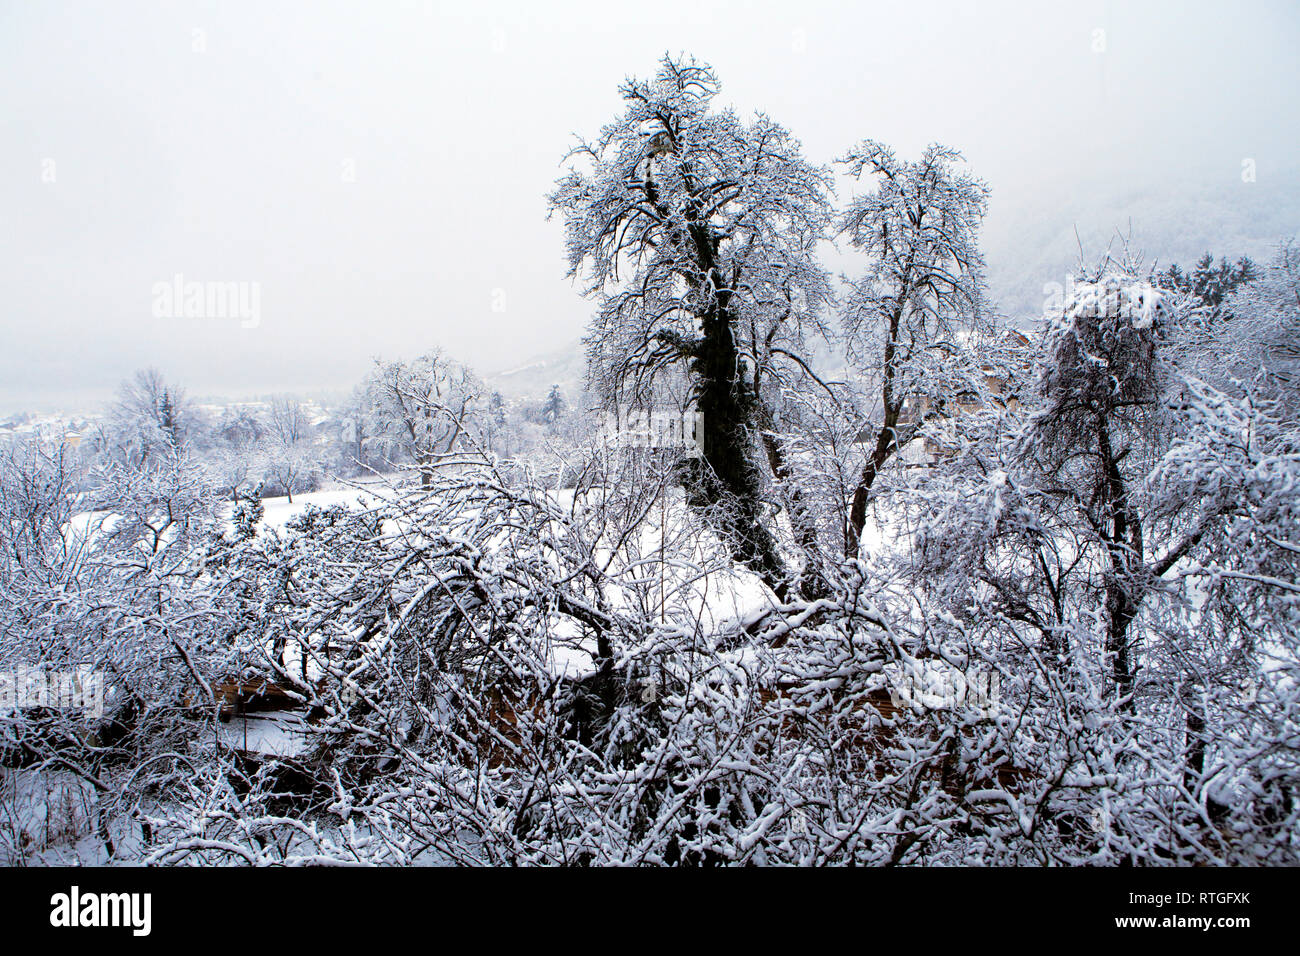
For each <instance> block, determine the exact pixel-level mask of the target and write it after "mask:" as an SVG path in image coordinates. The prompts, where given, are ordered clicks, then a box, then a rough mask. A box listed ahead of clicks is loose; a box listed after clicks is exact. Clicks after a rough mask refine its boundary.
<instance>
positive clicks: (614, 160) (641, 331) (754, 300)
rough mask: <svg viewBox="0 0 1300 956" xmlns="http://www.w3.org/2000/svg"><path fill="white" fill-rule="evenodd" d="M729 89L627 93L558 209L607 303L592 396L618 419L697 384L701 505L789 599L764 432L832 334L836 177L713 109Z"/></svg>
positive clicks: (670, 72) (681, 62)
mask: <svg viewBox="0 0 1300 956" xmlns="http://www.w3.org/2000/svg"><path fill="white" fill-rule="evenodd" d="M718 90H719V84H718V79H717V77H716V75H715V74H714V72H713V70H712V69H711V68H709V67H708V66H706V65H703V64H700V63H698V62H696V61H694V60H691V59H685V58H676V59H675V58H672V57H665V58H664V60H663V61H662V63H661V65H660V68H659V71H658V73H657V74H656V75H655V77H654V78H653V79H651V80H648V81H646V80H628V81H627V82H626V83H624V84H623V86H622V88H621V91H620V92H621V93H622V96H623V100H624V103H625V108H624V111H623V113H622V115H620V116H619V117H617V118H616V119H614V120H613V121H612V122H611V123H609V124H608V125H607V126H605V128H604V129H603V130H601V132H600V135H599V136H598V137H597V138H596V139H594V140H590V141H586V140H584V141H582V142H580V143H579V145H578V146H577V147H576V148H575V149H574V150H573V152H572V153H571V154H570V158H571V159H572V160H573V161H574V165H573V167H572V168H571V169H570V171H569V173H568V174H567V175H566V176H565V177H564V178H563V179H561V180H560V182H559V185H558V187H557V189H556V190H555V192H554V193H553V194H552V196H551V207H552V210H553V211H555V212H558V213H560V214H561V215H563V217H564V222H565V228H566V234H567V237H568V258H569V266H570V273H571V275H574V276H584V277H585V278H586V280H587V283H588V284H587V286H586V291H587V292H588V293H589V294H591V295H593V296H596V297H597V299H598V302H599V309H598V311H597V314H596V316H595V318H594V319H593V321H592V325H591V328H590V331H589V334H588V337H587V347H588V355H589V359H590V369H591V383H592V387H593V390H594V391H595V393H596V394H597V396H598V398H599V399H600V400H601V401H602V402H604V403H605V404H606V406H607V407H609V408H614V407H615V406H618V405H633V406H639V407H646V406H649V405H651V404H653V403H654V402H655V401H656V400H657V392H656V389H657V387H658V386H659V385H660V383H661V382H662V381H663V380H664V379H666V378H671V377H673V376H681V375H683V374H685V375H687V376H688V379H689V382H690V386H691V394H692V400H693V403H694V406H695V408H696V409H697V410H698V412H699V413H700V415H701V416H702V428H703V436H702V446H703V448H702V452H703V454H702V459H701V460H700V462H699V467H698V468H696V469H695V470H694V473H693V475H692V476H691V478H690V480H689V482H688V484H689V486H690V488H691V491H692V500H693V501H694V502H695V503H696V505H697V506H699V507H703V508H706V509H707V510H708V511H709V513H711V514H713V515H714V516H715V519H716V520H717V521H718V522H719V527H720V528H721V530H722V532H723V534H724V536H725V537H726V538H727V539H728V540H730V541H731V542H732V543H733V545H734V547H735V549H736V556H737V558H738V559H739V560H741V561H742V562H743V563H745V564H747V565H749V566H751V567H753V568H754V569H755V570H756V571H758V573H760V574H761V575H762V576H763V577H764V579H765V580H767V581H768V583H769V584H770V585H771V586H773V587H774V588H775V589H776V590H777V592H778V593H785V591H786V589H787V587H788V579H789V574H788V572H787V570H786V568H785V567H784V562H783V561H782V559H781V556H780V555H779V553H778V551H777V545H776V540H775V537H774V536H773V534H772V532H771V531H770V529H769V527H768V523H769V515H767V514H765V509H764V504H763V502H764V500H765V498H766V497H767V495H766V494H765V481H766V479H765V475H766V474H767V467H766V462H765V460H764V458H763V457H762V455H761V453H760V452H759V450H758V448H757V432H758V430H759V428H761V427H763V423H764V419H765V417H766V416H765V415H764V414H763V413H762V412H761V405H762V403H763V402H764V401H765V400H766V399H767V398H768V396H767V395H766V393H765V386H766V384H767V379H768V378H770V377H771V374H770V373H771V371H772V369H773V368H774V367H775V366H778V365H794V366H796V367H797V366H798V365H799V364H800V363H801V362H802V361H803V358H804V341H805V338H806V337H807V336H810V335H819V334H820V333H821V332H822V331H823V326H822V322H823V312H824V309H825V306H826V304H827V302H828V300H829V299H830V296H831V292H830V285H829V282H828V278H827V275H826V273H825V270H824V269H823V268H822V266H821V264H820V262H819V260H818V257H817V244H818V242H819V241H820V240H821V239H822V238H823V237H824V236H825V234H826V232H827V229H828V226H829V224H830V218H831V209H830V199H829V197H830V176H829V173H828V172H827V171H826V170H824V169H819V168H817V167H815V166H813V165H812V164H810V163H809V162H807V161H806V160H805V159H804V158H803V156H802V153H801V150H800V148H799V144H798V142H797V141H796V140H795V139H794V138H793V137H792V136H791V134H790V133H789V132H788V131H787V130H786V129H785V128H783V127H782V126H780V125H778V124H777V123H775V122H774V121H773V120H771V119H770V118H769V117H767V116H765V115H763V114H758V115H756V116H754V117H753V118H752V119H750V120H748V121H746V120H742V119H741V118H740V117H739V116H737V115H736V114H735V113H734V112H733V111H731V110H717V109H714V108H713V105H712V104H713V99H714V98H715V97H716V95H717V93H718Z"/></svg>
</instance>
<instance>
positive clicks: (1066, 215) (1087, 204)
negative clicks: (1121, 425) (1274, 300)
mask: <svg viewBox="0 0 1300 956" xmlns="http://www.w3.org/2000/svg"><path fill="white" fill-rule="evenodd" d="M991 206H992V210H991V212H990V215H989V221H988V225H987V227H986V229H985V234H984V252H985V258H986V260H987V262H988V274H989V287H990V291H991V292H992V295H993V298H994V301H995V302H996V303H997V305H998V307H999V308H1000V309H1001V310H1002V311H1003V312H1004V313H1005V314H1007V315H1009V316H1011V317H1013V318H1016V319H1020V320H1023V319H1036V318H1037V317H1038V316H1040V315H1041V314H1042V310H1043V302H1044V299H1045V298H1046V297H1047V295H1046V293H1044V291H1043V286H1044V285H1045V284H1046V283H1049V282H1056V283H1064V282H1065V277H1066V275H1067V274H1068V273H1074V272H1077V264H1078V259H1079V246H1080V243H1082V247H1083V254H1084V258H1085V261H1086V262H1088V263H1094V262H1096V261H1097V260H1098V259H1099V258H1100V257H1101V256H1102V255H1104V254H1105V251H1106V248H1107V246H1108V245H1109V244H1110V243H1111V242H1112V240H1116V237H1117V235H1119V234H1121V233H1122V234H1127V233H1128V232H1129V229H1130V226H1131V228H1132V245H1133V248H1134V249H1135V250H1138V251H1141V252H1142V253H1144V256H1145V261H1146V262H1147V263H1152V262H1158V264H1159V265H1160V267H1161V268H1164V267H1165V266H1168V265H1169V264H1170V263H1174V262H1176V263H1178V264H1179V265H1180V266H1183V267H1184V268H1186V267H1188V266H1191V265H1192V264H1193V263H1195V261H1196V260H1197V259H1199V258H1200V257H1201V256H1202V255H1204V254H1205V253H1206V252H1207V251H1208V252H1212V253H1213V254H1214V256H1215V257H1216V258H1218V257H1219V256H1227V257H1228V258H1230V259H1236V258H1237V257H1238V256H1242V255H1246V256H1250V257H1251V258H1252V259H1254V260H1255V261H1256V262H1266V261H1267V260H1268V259H1269V258H1270V256H1271V255H1272V253H1273V250H1274V248H1275V247H1276V245H1277V242H1278V240H1280V239H1281V238H1283V237H1284V236H1290V235H1295V234H1296V233H1297V232H1300V170H1295V169H1293V170H1289V171H1287V172H1285V173H1281V174H1273V175H1272V176H1268V177H1263V178H1261V179H1260V180H1259V181H1258V182H1255V183H1243V182H1241V181H1240V179H1236V180H1227V181H1226V182H1224V183H1223V184H1222V185H1220V186H1217V187H1215V188H1211V189H1205V188H1204V187H1203V186H1202V187H1199V188H1198V187H1197V186H1195V185H1192V184H1188V183H1179V182H1176V181H1171V182H1166V183H1164V184H1161V185H1153V186H1148V187H1146V188H1135V189H1131V190H1124V189H1117V188H1116V187H1115V186H1114V185H1111V186H1110V187H1109V188H1108V189H1107V188H1097V187H1095V186H1086V185H1085V186H1081V188H1079V189H1078V190H1077V191H1075V192H1073V193H1072V194H1071V196H1070V198H1068V199H1067V200H1065V201H1064V203H1063V204H1062V205H1061V206H1060V207H1059V208H1053V207H1052V206H1051V205H1050V204H1048V203H1042V204H1040V205H1039V206H1038V208H1037V210H1036V211H1035V210H1031V209H1029V208H1010V209H1008V208H1006V207H1005V206H1004V205H1000V204H999V202H998V195H997V192H996V190H995V192H994V195H993V200H992V203H991ZM1044 209H1047V210H1049V211H1047V212H1044V211H1043V210H1044ZM1076 226H1077V229H1078V234H1077V237H1076V233H1075V230H1076ZM1116 248H1118V242H1116Z"/></svg>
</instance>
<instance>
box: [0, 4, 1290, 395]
mask: <svg viewBox="0 0 1300 956" xmlns="http://www.w3.org/2000/svg"><path fill="white" fill-rule="evenodd" d="M1298 28H1300V9H1297V8H1296V7H1295V6H1294V5H1291V4H1286V3H1255V4H1246V5H1238V6H1234V7H1231V8H1228V7H1225V6H1223V5H1222V4H1174V3H1152V4H1141V5H1128V4H1126V5H1123V6H1121V5H1119V4H1107V3H1101V2H1098V3H1092V4H1087V3H1084V4H1079V5H1076V7H1075V8H1074V9H1070V10H1055V9H1054V10H1043V9H1040V8H1039V7H1037V6H1034V5H1029V4H997V5H978V6H975V5H957V4H911V5H908V6H907V8H906V9H900V8H898V7H897V6H895V5H884V4H871V5H860V4H854V5H842V4H811V3H804V4H798V5H779V4H760V5H744V6H741V5H735V4H707V3H699V2H692V3H683V4H673V3H656V4H654V5H653V7H652V8H648V7H647V6H646V5H638V6H635V7H630V8H620V9H614V8H611V7H609V6H607V5H605V4H597V3H580V4H549V3H548V4H545V5H530V4H488V5H476V6H474V7H472V8H471V7H469V6H468V5H462V4H452V3H418V4H396V3H375V4H369V5H348V4H304V3H265V4H251V3H250V4H233V3H231V4H220V5H216V4H209V3H169V4H163V3H140V2H124V3H120V4H114V5H113V6H112V7H110V8H104V9H98V8H89V7H83V6H79V5H77V4H59V3H49V4H41V5H39V6H37V5H28V4H21V3H17V2H6V3H2V4H0V56H2V65H0V80H2V81H3V82H2V83H0V109H3V112H4V115H5V116H6V117H7V118H8V122H7V123H6V125H5V129H4V132H3V133H2V134H0V136H2V137H3V145H4V147H5V148H4V149H3V151H2V152H0V170H2V171H3V176H2V177H0V182H2V183H3V185H0V203H3V206H4V209H5V211H6V213H7V216H6V218H7V220H8V221H9V223H10V224H11V225H10V227H9V229H8V230H7V231H6V238H4V239H0V244H2V245H3V252H4V255H3V265H0V290H3V293H4V297H5V302H6V305H7V313H6V318H5V326H4V327H5V333H6V334H5V344H6V346H7V347H6V348H4V349H3V350H0V410H3V409H8V408H19V407H24V403H27V405H30V406H32V407H38V406H48V405H50V404H58V403H60V402H62V401H64V400H73V399H74V398H75V397H76V396H83V397H85V400H86V401H87V402H90V401H95V400H96V399H94V398H92V396H99V397H100V400H102V398H106V397H108V396H110V395H111V393H112V391H113V389H114V388H115V386H116V384H117V382H118V381H120V380H121V379H122V378H124V377H126V376H127V375H129V374H130V373H131V372H132V370H134V369H136V368H139V367H143V366H156V367H158V368H160V369H162V370H163V371H164V372H165V373H166V374H167V375H168V376H169V377H170V378H173V379H175V380H177V381H179V382H181V383H182V384H184V385H185V386H186V387H187V388H188V390H189V392H190V393H191V394H193V395H215V394H232V395H236V394H264V393H267V392H271V391H279V390H295V391H316V392H326V391H331V390H337V389H346V388H348V387H349V386H350V385H351V384H352V383H355V382H356V381H358V380H359V379H360V378H361V377H362V375H363V374H364V373H365V371H366V368H367V366H368V365H369V362H370V359H371V357H372V356H375V355H385V356H392V357H396V356H403V355H413V354H415V353H418V352H420V351H423V350H425V349H428V348H430V347H433V346H440V347H442V348H443V349H445V350H446V351H447V352H449V353H451V354H454V355H456V356H457V357H459V358H462V359H463V360H464V361H466V362H469V363H470V364H472V365H474V366H475V367H476V368H478V369H480V370H481V371H483V372H486V373H490V372H493V371H499V370H502V369H506V368H509V367H511V366H514V365H519V364H523V363H524V362H526V361H528V360H529V359H530V358H532V357H534V356H536V355H538V354H544V353H547V352H551V351H554V350H555V349H557V348H558V347H560V346H562V345H564V344H565V343H567V342H570V341H572V340H573V339H575V338H577V337H578V336H580V335H581V334H582V331H583V328H584V325H585V323H586V319H587V316H588V315H589V314H590V311H591V306H590V304H589V303H587V302H586V301H585V300H583V299H582V298H581V297H580V296H579V295H578V294H577V290H576V289H575V288H574V287H573V286H572V285H571V284H570V283H569V282H568V281H567V280H566V279H565V277H564V272H565V266H564V262H563V252H564V249H563V237H562V231H561V225H560V223H559V222H558V221H553V222H548V221H547V219H546V199H545V196H546V194H547V192H548V191H549V189H550V187H551V185H552V183H553V181H554V180H555V179H556V177H557V176H558V175H559V174H560V172H561V169H562V164H561V161H562V159H563V157H564V154H565V152H566V150H567V149H568V146H569V145H570V143H571V142H572V139H571V135H570V134H571V133H574V132H577V133H581V134H584V135H595V134H596V133H597V132H598V131H599V129H600V127H601V126H602V125H603V124H604V123H605V122H607V121H609V120H610V119H612V118H613V117H614V116H615V115H616V114H617V113H618V112H619V110H620V108H621V104H620V101H619V97H618V89H617V88H618V84H619V83H620V81H621V80H622V79H623V78H624V77H625V76H628V75H636V76H646V75H649V74H651V73H653V71H654V69H655V65H656V61H657V60H658V59H659V57H661V56H662V55H663V54H664V53H665V52H666V51H671V52H674V53H675V52H677V51H686V52H688V53H690V54H692V55H694V56H696V57H698V58H699V59H701V60H704V61H707V62H710V63H711V64H713V66H714V67H715V68H716V69H717V71H718V74H719V76H720V78H721V81H722V83H723V93H722V96H721V97H720V101H721V103H722V104H723V105H726V104H731V105H734V106H735V107H736V108H737V109H738V110H739V111H740V112H741V113H742V114H747V113H751V112H752V111H754V110H762V111H764V112H766V113H768V114H770V115H771V116H772V117H773V118H775V119H776V120H777V121H779V122H781V123H782V124H783V125H785V126H787V127H788V128H789V129H791V130H792V132H793V133H794V134H795V135H796V136H797V137H799V138H800V139H801V141H802V142H803V145H804V148H805V151H806V153H807V155H808V156H809V158H810V159H811V160H812V161H814V162H816V163H829V162H831V161H832V160H833V159H834V158H835V157H836V156H837V155H840V154H842V153H843V152H844V150H846V149H847V148H848V147H849V146H850V145H852V144H853V143H854V142H856V141H858V140H860V139H862V138H864V137H871V138H874V139H879V140H882V141H884V142H887V143H889V144H890V145H892V146H893V147H894V148H895V149H896V150H898V151H899V152H900V153H901V154H904V155H914V154H915V153H917V152H919V150H920V149H921V148H922V147H923V146H924V145H925V144H926V143H927V142H930V141H940V142H943V143H945V144H948V145H951V146H954V147H956V148H958V149H961V150H962V151H963V152H964V153H965V155H966V157H967V159H968V161H969V163H970V165H971V167H972V168H973V170H974V171H975V172H976V173H977V174H978V175H980V176H981V177H983V178H984V179H986V180H987V181H988V182H989V184H990V186H991V187H992V202H991V210H990V216H989V219H988V222H987V224H986V229H985V236H986V252H987V254H988V258H989V260H990V271H991V273H992V276H993V278H994V280H995V283H994V285H995V291H997V288H998V287H999V285H1001V287H1003V288H1005V287H1007V285H1008V283H1011V282H1013V281H1020V282H1021V287H1022V289H1023V286H1024V284H1025V283H1026V282H1028V283H1030V284H1031V289H1032V283H1034V282H1039V281H1048V280H1049V279H1051V278H1053V276H1052V275H1046V276H1043V277H1042V279H1041V280H1039V279H1038V278H1037V277H1036V276H1032V275H1031V276H1029V277H1027V278H1024V277H1020V276H1017V275H1012V274H1011V273H1013V272H1014V271H1015V270H1029V271H1030V272H1032V271H1033V270H1034V269H1037V268H1039V266H1040V264H1039V263H1038V262H1037V261H1035V260H1033V259H1032V258H1031V257H1030V256H1029V255H1028V250H1036V249H1037V248H1038V247H1039V246H1044V247H1046V246H1050V245H1051V242H1052V241H1053V238H1054V237H1057V236H1059V235H1060V234H1062V230H1068V229H1069V228H1071V227H1072V225H1073V224H1074V223H1075V222H1078V221H1079V220H1080V219H1081V218H1082V216H1083V215H1084V214H1083V213H1082V212H1080V210H1086V209H1088V208H1089V206H1090V203H1092V202H1093V200H1095V201H1096V204H1098V205H1099V206H1100V209H1101V211H1100V212H1099V215H1103V216H1110V215H1112V214H1113V215H1115V216H1120V215H1123V213H1124V210H1127V209H1130V208H1137V209H1139V210H1141V209H1148V208H1150V209H1153V210H1155V211H1154V212H1152V213H1151V216H1152V217H1153V218H1157V219H1158V210H1159V201H1158V199H1159V197H1160V196H1163V195H1165V194H1166V193H1171V192H1173V191H1174V190H1175V189H1176V190H1177V191H1179V192H1180V193H1181V194H1184V195H1185V196H1186V197H1187V200H1186V201H1187V202H1188V203H1192V204H1195V203H1197V202H1202V203H1206V204H1207V206H1206V208H1207V209H1209V208H1211V207H1210V205H1208V204H1211V203H1212V204H1213V209H1216V210H1222V209H1223V208H1228V207H1230V206H1231V204H1232V203H1234V202H1236V200H1235V199H1233V198H1232V197H1233V196H1235V195H1237V194H1236V193H1234V192H1232V190H1238V189H1239V190H1243V192H1242V193H1241V196H1242V200H1241V201H1242V202H1243V203H1245V202H1250V203H1255V204H1257V205H1258V204H1263V205H1264V206H1266V207H1267V208H1268V209H1270V210H1273V212H1274V220H1273V221H1269V222H1265V223H1263V225H1261V226H1260V227H1259V228H1260V229H1264V230H1267V229H1274V228H1276V229H1278V230H1279V231H1285V230H1287V229H1291V230H1294V229H1295V228H1296V223H1295V219H1294V218H1293V217H1294V211H1295V209H1296V206H1295V205H1294V204H1292V205H1287V204H1286V203H1285V202H1284V200H1285V199H1286V198H1287V194H1289V192H1290V188H1291V184H1294V183H1296V182H1300V177H1297V172H1296V165H1297V164H1296V156H1297V155H1298V154H1297V147H1298V146H1300V124H1296V123H1295V122H1294V121H1293V118H1294V117H1295V116H1296V115H1297V112H1298V111H1297V106H1298V105H1300V82H1297V80H1298V79H1300V77H1297V75H1296V74H1297V68H1296V60H1295V57H1294V55H1293V50H1294V46H1295V43H1296V42H1297V40H1300V29H1298ZM1099 30H1100V31H1104V33H1102V34H1098V33H1097V32H1096V31H1099ZM1207 38H1213V42H1209V41H1207ZM1099 45H1100V49H1099V48H1098V47H1099ZM1246 160H1251V161H1252V162H1253V163H1254V169H1255V170H1256V176H1257V181H1256V182H1254V183H1244V182H1243V180H1242V168H1243V167H1242V164H1243V162H1244V161H1246ZM1251 190H1254V191H1253V192H1251ZM1151 196H1155V197H1157V198H1156V199H1150V197H1151ZM1126 197H1128V198H1127V199H1126ZM1144 197H1146V198H1144ZM1279 197H1281V198H1279ZM1144 202H1145V203H1147V205H1146V206H1143V205H1142V204H1143V203H1144ZM1191 208H1195V206H1194V205H1193V206H1192V207H1191ZM1112 209H1113V210H1115V212H1114V213H1112V212H1111V210H1112ZM1258 218H1259V217H1258V216H1256V217H1255V219H1258ZM1252 221H1254V219H1253V220H1252ZM1086 225H1087V224H1086ZM1123 225H1124V223H1121V222H1116V223H1114V224H1113V225H1110V226H1107V225H1105V224H1100V225H1098V224H1092V225H1087V228H1085V230H1084V231H1085V232H1086V231H1088V229H1092V230H1093V231H1094V232H1096V231H1097V230H1098V229H1100V230H1105V229H1109V228H1114V227H1119V226H1123ZM1135 225H1136V227H1137V231H1138V234H1139V239H1140V238H1141V235H1142V230H1143V228H1144V225H1146V224H1144V223H1141V222H1139V223H1136V224H1135ZM1162 228H1163V227H1161V226H1157V227H1156V230H1157V231H1159V230H1160V229H1162ZM1182 230H1183V227H1182V226H1181V225H1178V226H1177V227H1176V228H1175V230H1174V231H1175V232H1181V231H1182ZM1269 238H1270V237H1269V236H1266V235H1262V234H1261V235H1249V236H1242V237H1239V239H1237V240H1233V239H1225V240H1223V241H1224V242H1227V243H1231V242H1233V241H1237V242H1238V244H1240V245H1243V246H1245V245H1249V246H1250V248H1249V249H1246V248H1241V249H1235V248H1228V247H1223V248H1217V247H1216V248H1215V249H1214V250H1213V251H1215V252H1216V253H1220V252H1222V253H1230V254H1234V255H1235V254H1239V253H1240V252H1246V251H1249V252H1251V253H1252V254H1257V253H1258V249H1259V248H1260V246H1261V245H1262V244H1263V243H1264V242H1265V241H1266V240H1267V239H1269ZM1271 238H1276V237H1271ZM1195 241H1196V240H1195V237H1194V236H1193V237H1192V238H1189V239H1188V247H1189V248H1190V247H1191V246H1192V245H1193V244H1194V243H1195ZM1053 248H1054V247H1053ZM1090 251H1091V250H1090ZM1098 251H1099V250H1098ZM1148 251H1149V252H1150V253H1152V254H1153V255H1161V258H1162V259H1163V258H1165V256H1164V255H1163V254H1162V253H1163V252H1164V251H1165V250H1162V249H1149V250H1148ZM844 261H845V262H851V260H850V259H845V260H844ZM836 264H837V265H839V261H838V260H837V261H836ZM177 275H181V276H184V279H185V281H197V282H203V283H217V282H237V283H244V284H245V286H246V287H247V288H256V290H257V296H258V304H259V314H258V316H257V320H256V322H249V321H246V322H241V321H240V320H239V319H238V318H221V319H217V318H205V319H196V318H171V317H166V316H160V315H158V314H156V312H157V311H158V310H157V309H156V308H155V306H156V299H157V292H156V289H157V287H158V285H159V284H160V283H164V284H166V283H171V282H172V281H173V279H174V277H175V276H177ZM164 311H165V310H164ZM76 400H77V401H80V400H81V399H79V398H78V399H76Z"/></svg>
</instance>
